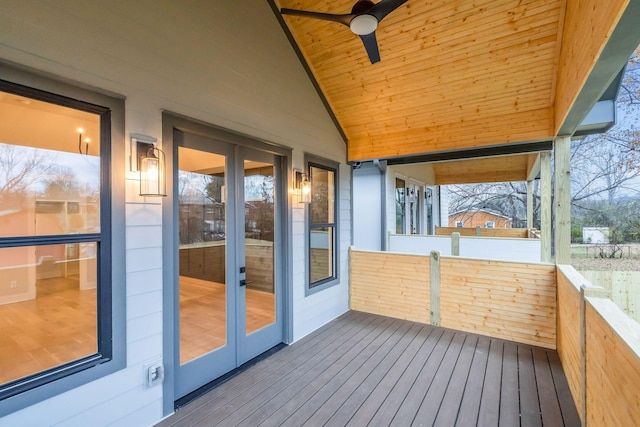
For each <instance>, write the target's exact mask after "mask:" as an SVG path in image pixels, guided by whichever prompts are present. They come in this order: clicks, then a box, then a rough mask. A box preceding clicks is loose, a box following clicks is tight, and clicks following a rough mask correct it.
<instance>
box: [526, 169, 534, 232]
mask: <svg viewBox="0 0 640 427" xmlns="http://www.w3.org/2000/svg"><path fill="white" fill-rule="evenodd" d="M527 228H528V229H529V230H531V229H532V228H533V181H527Z"/></svg>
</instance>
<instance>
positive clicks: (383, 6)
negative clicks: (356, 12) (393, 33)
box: [366, 0, 407, 22]
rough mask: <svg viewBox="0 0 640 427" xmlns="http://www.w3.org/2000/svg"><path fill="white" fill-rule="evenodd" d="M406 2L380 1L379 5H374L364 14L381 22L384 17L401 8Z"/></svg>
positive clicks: (394, 0) (397, 0)
mask: <svg viewBox="0 0 640 427" xmlns="http://www.w3.org/2000/svg"><path fill="white" fill-rule="evenodd" d="M406 2H407V0H381V1H380V3H376V4H375V5H374V6H373V7H372V8H371V9H369V10H368V11H367V12H366V13H367V14H368V15H373V16H375V17H376V19H377V20H378V22H380V21H382V20H383V19H384V17H385V16H387V15H388V14H390V13H391V12H393V11H394V10H396V9H397V8H399V7H400V6H402V5H403V4H404V3H406Z"/></svg>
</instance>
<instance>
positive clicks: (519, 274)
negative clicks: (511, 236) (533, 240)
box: [440, 258, 556, 349]
mask: <svg viewBox="0 0 640 427" xmlns="http://www.w3.org/2000/svg"><path fill="white" fill-rule="evenodd" d="M440 298H441V304H442V306H441V325H442V326H444V327H448V328H453V329H458V330H462V331H468V332H473V333H478V334H482V335H489V336H492V337H496V338H502V339H506V340H511V341H517V342H522V343H526V344H532V345H538V346H541V347H546V348H552V349H555V348H556V279H555V266H554V265H551V264H524V263H513V262H502V261H488V260H475V259H465V258H441V289H440Z"/></svg>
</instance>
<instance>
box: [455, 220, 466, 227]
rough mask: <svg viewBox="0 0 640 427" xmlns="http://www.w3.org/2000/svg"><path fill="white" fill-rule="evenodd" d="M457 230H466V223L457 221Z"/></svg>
mask: <svg viewBox="0 0 640 427" xmlns="http://www.w3.org/2000/svg"><path fill="white" fill-rule="evenodd" d="M456 228H464V221H456Z"/></svg>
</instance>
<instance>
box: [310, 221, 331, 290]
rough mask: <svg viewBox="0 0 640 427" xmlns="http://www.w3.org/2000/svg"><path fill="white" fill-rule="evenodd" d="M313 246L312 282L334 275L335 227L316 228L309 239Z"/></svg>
mask: <svg viewBox="0 0 640 427" xmlns="http://www.w3.org/2000/svg"><path fill="white" fill-rule="evenodd" d="M309 244H310V247H311V266H312V268H311V283H313V282H318V281H320V280H322V279H326V278H327V277H331V276H332V275H333V257H332V254H333V228H330V227H324V228H315V229H313V231H311V236H310V239H309Z"/></svg>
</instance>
